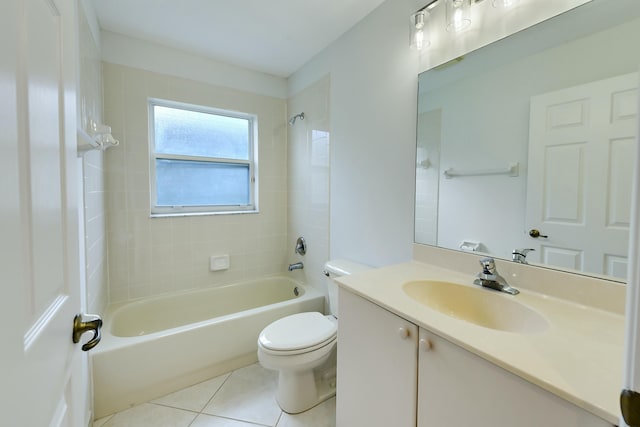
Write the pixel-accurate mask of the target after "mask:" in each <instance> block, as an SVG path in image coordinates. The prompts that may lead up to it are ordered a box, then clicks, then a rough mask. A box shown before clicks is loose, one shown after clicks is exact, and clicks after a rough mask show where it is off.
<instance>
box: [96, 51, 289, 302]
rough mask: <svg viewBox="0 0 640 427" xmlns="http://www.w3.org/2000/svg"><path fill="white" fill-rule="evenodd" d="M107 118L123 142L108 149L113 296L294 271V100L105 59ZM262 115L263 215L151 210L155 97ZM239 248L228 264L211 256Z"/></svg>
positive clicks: (112, 298)
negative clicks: (289, 141)
mask: <svg viewBox="0 0 640 427" xmlns="http://www.w3.org/2000/svg"><path fill="white" fill-rule="evenodd" d="M103 76H104V99H105V103H104V105H105V121H106V122H107V123H108V124H109V125H111V126H112V129H113V134H114V137H115V138H117V139H119V140H120V141H121V144H120V146H118V147H115V148H112V149H110V150H108V151H107V153H106V171H107V174H106V176H107V180H106V188H107V212H108V215H107V217H108V221H107V222H108V224H107V226H108V244H109V281H110V287H109V296H110V302H118V301H125V300H130V299H136V298H140V297H146V296H151V295H157V294H162V293H166V292H173V291H179V290H186V289H193V288H200V287H209V286H218V285H221V284H226V283H232V282H236V281H240V280H245V279H251V278H255V277H261V276H264V275H268V274H275V273H280V272H282V271H284V269H285V268H286V263H287V253H288V250H289V249H291V251H293V248H292V247H291V245H288V244H287V241H286V233H287V228H286V227H287V226H286V224H287V209H286V203H287V202H286V201H287V192H286V185H287V178H286V168H287V164H286V158H287V153H286V135H287V133H286V132H287V129H286V102H285V100H284V99H280V98H274V97H269V96H263V95H256V94H252V93H247V92H242V91H238V90H235V89H229V88H225V87H219V86H214V85H211V84H205V83H199V82H195V81H191V80H187V79H183V78H178V77H172V76H168V75H164V74H159V73H153V72H149V71H144V70H140V69H136V68H130V67H126V66H122V65H115V64H110V63H103ZM148 98H161V99H170V100H175V101H180V102H186V103H192V104H198V105H206V106H211V107H215V108H222V109H228V110H235V111H242V112H246V113H252V114H256V115H257V116H258V139H259V143H258V144H259V148H258V164H259V168H258V169H259V209H260V213H258V214H241V215H210V216H191V217H188V216H186V217H167V218H150V217H149V154H148V139H147V134H148V118H147V99H148ZM219 254H229V256H230V260H231V266H230V268H229V269H228V270H226V271H219V272H210V271H209V257H210V256H212V255H219Z"/></svg>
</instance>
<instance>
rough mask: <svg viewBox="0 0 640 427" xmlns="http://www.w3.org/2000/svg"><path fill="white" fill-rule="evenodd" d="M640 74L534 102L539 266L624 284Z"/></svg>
mask: <svg viewBox="0 0 640 427" xmlns="http://www.w3.org/2000/svg"><path fill="white" fill-rule="evenodd" d="M637 85H638V75H637V73H633V74H627V75H623V76H618V77H614V78H609V79H604V80H599V81H596V82H592V83H588V84H584V85H580V86H575V87H571V88H567V89H562V90H559V91H556V92H551V93H546V94H543V95H538V96H535V97H532V98H531V113H530V114H531V117H530V134H529V163H528V165H529V167H528V178H527V217H526V227H527V229H528V230H530V229H536V230H539V231H540V234H541V235H545V236H548V237H546V238H544V237H539V238H537V239H536V238H532V237H531V238H529V245H530V247H531V248H534V249H536V252H533V253H531V254H530V255H529V258H530V259H531V260H533V261H541V262H543V263H545V264H549V265H555V266H559V267H563V268H568V269H573V270H579V271H588V272H591V273H600V274H605V275H609V276H615V277H620V278H625V277H626V273H627V249H628V235H629V223H630V212H631V191H632V181H633V165H634V160H635V157H634V153H635V145H636V143H635V138H636V130H637V129H636V127H637V110H638V105H637Z"/></svg>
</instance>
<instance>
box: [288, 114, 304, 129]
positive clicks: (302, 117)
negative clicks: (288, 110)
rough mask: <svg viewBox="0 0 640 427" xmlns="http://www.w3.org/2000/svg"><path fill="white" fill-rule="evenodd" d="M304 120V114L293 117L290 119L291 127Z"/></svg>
mask: <svg viewBox="0 0 640 427" xmlns="http://www.w3.org/2000/svg"><path fill="white" fill-rule="evenodd" d="M298 119H300V120H304V112H302V113H300V114H296V115H295V116H293V117H291V118H290V119H289V126H293V125H294V124H295V123H296V120H298Z"/></svg>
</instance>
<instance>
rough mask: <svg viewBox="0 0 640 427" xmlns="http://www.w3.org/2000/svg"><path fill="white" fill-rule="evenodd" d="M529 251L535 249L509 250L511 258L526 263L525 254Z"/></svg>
mask: <svg viewBox="0 0 640 427" xmlns="http://www.w3.org/2000/svg"><path fill="white" fill-rule="evenodd" d="M531 251H535V249H514V250H513V252H511V257H512V258H511V260H512V261H513V262H517V263H519V264H528V262H527V254H528V253H529V252H531Z"/></svg>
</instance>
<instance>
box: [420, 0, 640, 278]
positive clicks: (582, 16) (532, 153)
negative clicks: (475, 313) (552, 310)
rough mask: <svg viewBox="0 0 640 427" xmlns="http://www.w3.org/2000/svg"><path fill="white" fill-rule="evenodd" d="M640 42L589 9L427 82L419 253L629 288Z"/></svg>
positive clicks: (618, 9) (631, 26) (639, 24)
mask: <svg viewBox="0 0 640 427" xmlns="http://www.w3.org/2000/svg"><path fill="white" fill-rule="evenodd" d="M505 19H508V16H505ZM639 43H640V1H637V0H615V1H610V0H593V1H592V2H589V3H586V4H585V5H582V6H580V7H578V8H575V9H573V10H571V11H569V12H566V13H564V14H562V15H559V16H557V17H555V18H553V19H550V20H548V21H545V22H543V23H540V24H538V25H536V26H534V27H531V28H528V29H526V30H524V31H521V32H519V33H517V34H514V35H512V36H510V37H507V38H505V39H503V40H500V41H498V42H495V43H493V44H491V45H488V46H486V47H483V48H481V49H479V50H476V51H474V52H471V53H469V54H467V55H465V56H464V57H462V58H458V59H457V60H454V61H451V62H449V63H446V64H444V65H441V66H439V67H436V68H433V69H431V70H428V71H425V72H424V73H422V74H421V75H420V76H419V94H418V129H417V156H416V207H415V240H416V242H417V243H423V244H429V245H437V246H439V247H443V248H449V249H456V250H464V251H476V252H480V253H487V254H490V255H492V256H495V257H499V258H504V259H512V252H513V251H514V249H534V251H532V252H530V253H529V254H528V255H527V257H526V260H527V261H528V262H529V263H530V264H537V265H545V266H549V267H551V268H558V269H566V270H569V271H573V272H579V273H582V274H589V275H596V276H606V277H607V278H611V279H613V280H618V281H625V280H626V273H627V250H628V249H627V248H628V236H629V223H630V208H631V192H632V180H633V171H634V166H635V165H634V159H635V150H636V133H637V130H638V115H637V110H638V92H637V87H638V80H639V78H638V66H639V64H640V55H638V48H639V46H640V45H639Z"/></svg>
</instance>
